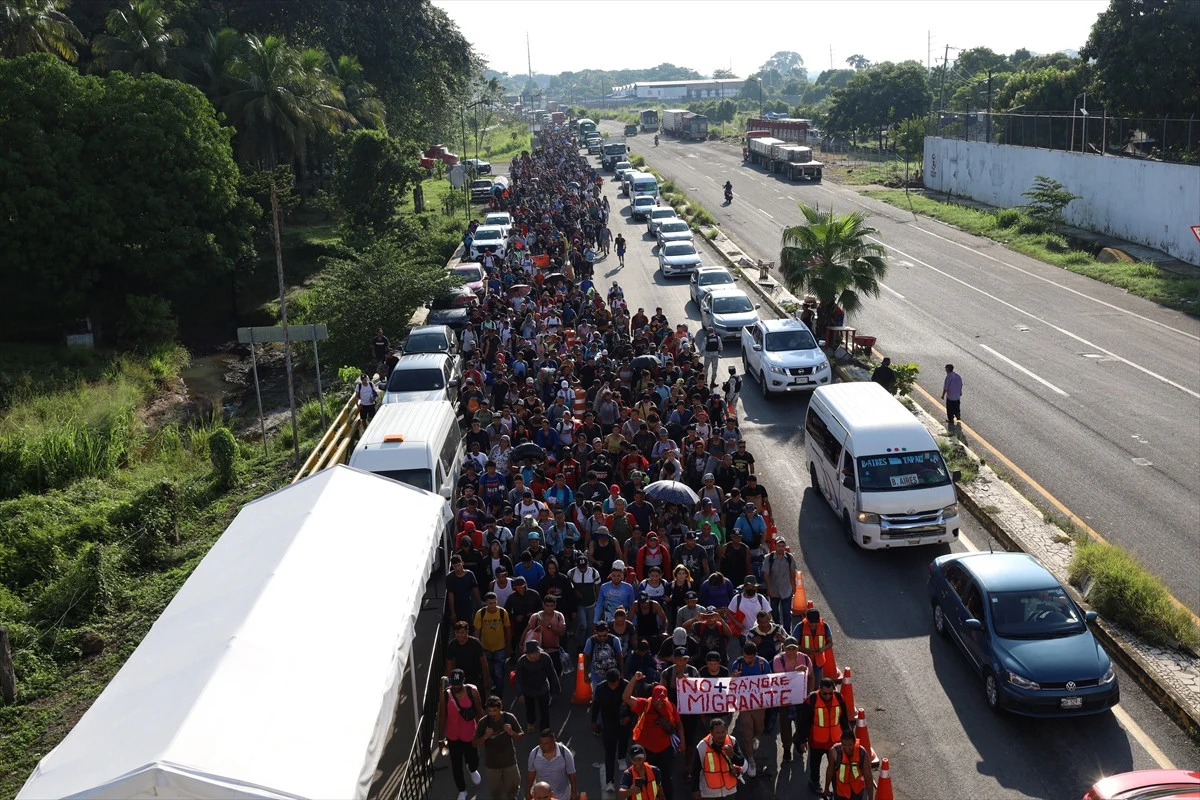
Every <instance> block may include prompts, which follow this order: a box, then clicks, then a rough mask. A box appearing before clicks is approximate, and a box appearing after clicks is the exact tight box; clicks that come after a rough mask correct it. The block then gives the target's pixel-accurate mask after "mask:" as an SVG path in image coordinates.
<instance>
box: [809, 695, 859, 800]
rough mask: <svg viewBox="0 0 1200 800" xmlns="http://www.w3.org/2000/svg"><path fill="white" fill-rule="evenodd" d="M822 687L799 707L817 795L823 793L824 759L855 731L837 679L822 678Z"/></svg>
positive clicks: (810, 773) (813, 786) (813, 787)
mask: <svg viewBox="0 0 1200 800" xmlns="http://www.w3.org/2000/svg"><path fill="white" fill-rule="evenodd" d="M820 686H821V688H819V689H818V690H817V691H815V692H813V693H811V694H810V695H809V696H808V699H806V700H805V701H804V702H803V703H801V704H800V705H799V706H797V707H796V728H797V732H798V733H799V734H800V735H801V736H803V737H805V738H804V739H803V740H801V742H800V751H801V752H803V751H804V749H805V747H807V748H808V785H809V788H811V789H812V790H813V791H814V792H817V793H820V791H821V783H820V781H821V756H824V755H826V754H827V753H828V752H829V751H830V750H832V749H833V747H834V746H835V745H836V744H837V743H838V742H839V741H841V738H842V734H843V733H845V732H846V731H850V730H852V726H851V721H850V714H849V712H848V710H847V709H846V701H845V700H843V699H842V696H841V694H839V693H838V692H836V691H834V688H833V679H832V678H822V679H821V684H820Z"/></svg>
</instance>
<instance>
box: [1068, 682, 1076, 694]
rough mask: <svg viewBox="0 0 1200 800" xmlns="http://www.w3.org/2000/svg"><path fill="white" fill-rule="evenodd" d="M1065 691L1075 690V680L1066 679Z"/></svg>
mask: <svg viewBox="0 0 1200 800" xmlns="http://www.w3.org/2000/svg"><path fill="white" fill-rule="evenodd" d="M1067 691H1068V692H1073V691H1075V681H1067Z"/></svg>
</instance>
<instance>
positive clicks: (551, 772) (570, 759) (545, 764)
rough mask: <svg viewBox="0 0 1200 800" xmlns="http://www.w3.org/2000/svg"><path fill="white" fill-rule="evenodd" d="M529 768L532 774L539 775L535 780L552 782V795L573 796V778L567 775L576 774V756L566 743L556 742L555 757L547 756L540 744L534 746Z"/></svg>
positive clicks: (530, 755) (530, 754)
mask: <svg viewBox="0 0 1200 800" xmlns="http://www.w3.org/2000/svg"><path fill="white" fill-rule="evenodd" d="M527 768H528V770H529V774H530V775H535V774H536V775H537V778H536V779H535V780H539V781H545V782H546V783H548V784H550V794H551V796H552V797H570V796H571V779H570V778H569V777H567V776H569V775H574V774H575V756H573V755H572V754H571V751H570V750H569V749H567V747H566V746H565V745H562V744H559V743H558V742H555V743H554V757H553V758H546V754H545V753H543V752H542V748H541V746H540V745H539V746H538V747H535V748H533V750H531V751H530V753H529V764H528V767H527Z"/></svg>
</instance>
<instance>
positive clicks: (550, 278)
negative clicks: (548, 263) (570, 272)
mask: <svg viewBox="0 0 1200 800" xmlns="http://www.w3.org/2000/svg"><path fill="white" fill-rule="evenodd" d="M566 279H567V276H566V275H564V274H562V273H561V272H551V273H550V274H549V275H547V276H546V278H545V280H544V281H543V283H554V282H555V281H565V280H566Z"/></svg>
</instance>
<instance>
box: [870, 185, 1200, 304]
mask: <svg viewBox="0 0 1200 800" xmlns="http://www.w3.org/2000/svg"><path fill="white" fill-rule="evenodd" d="M862 194H864V195H866V196H867V197H873V198H875V199H876V200H882V201H883V202H885V203H888V204H889V205H893V206H896V207H898V208H904V209H908V210H911V211H914V212H916V213H918V214H924V215H925V216H928V217H933V218H934V219H937V220H940V221H942V222H945V223H948V224H950V225H953V226H955V227H957V228H961V229H963V230H965V231H967V232H968V233H973V234H976V235H979V236H986V237H988V238H989V239H994V240H995V241H997V242H1000V243H1002V244H1004V245H1006V246H1008V247H1009V248H1010V249H1012V250H1015V251H1017V252H1018V253H1022V254H1024V255H1027V256H1029V257H1031V258H1036V259H1038V260H1039V261H1044V262H1046V263H1047V264H1053V265H1054V266H1056V267H1061V268H1063V269H1066V270H1069V271H1071V272H1074V273H1077V274H1079V275H1086V276H1088V277H1089V278H1094V279H1096V280H1098V281H1102V282H1104V283H1107V284H1109V285H1111V286H1116V287H1118V288H1121V289H1124V290H1125V291H1127V292H1129V293H1130V294H1135V295H1137V296H1138V297H1144V298H1146V299H1147V300H1151V301H1153V302H1155V303H1158V304H1160V305H1163V306H1167V307H1168V308H1174V309H1178V310H1179V311H1185V312H1187V313H1189V314H1198V313H1200V280H1198V279H1196V278H1184V277H1180V276H1178V275H1175V274H1173V273H1170V272H1166V271H1165V270H1162V269H1159V268H1158V267H1156V266H1155V265H1153V264H1147V263H1132V264H1130V263H1116V264H1105V263H1101V262H1099V261H1097V260H1096V259H1095V258H1093V257H1092V256H1091V254H1090V253H1087V252H1084V251H1081V250H1075V249H1072V248H1071V247H1070V245H1069V244H1068V242H1067V240H1066V239H1065V238H1063V237H1062V236H1059V235H1058V234H1055V233H1049V232H1039V228H1040V227H1041V226H1040V225H1039V224H1038V223H1037V222H1036V221H1035V220H1031V219H1029V218H1028V217H1026V216H1025V215H1021V214H1019V215H1018V217H1017V218H1014V217H1013V216H1012V214H1011V213H1009V212H1011V211H1012V209H1002V210H1001V211H998V212H996V213H993V212H990V211H981V210H979V209H975V208H968V207H966V206H960V205H957V204H954V203H943V202H941V201H938V200H934V199H932V198H929V197H926V196H924V195H922V194H916V193H910V194H908V195H905V193H904V192H903V191H901V190H898V189H874V190H866V191H863V192H862ZM1002 221H1003V222H1004V223H1007V226H1006V225H1002V224H1001V222H1002Z"/></svg>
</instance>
